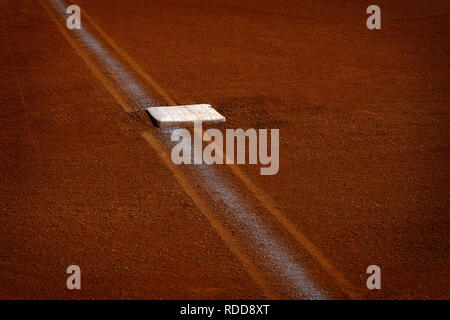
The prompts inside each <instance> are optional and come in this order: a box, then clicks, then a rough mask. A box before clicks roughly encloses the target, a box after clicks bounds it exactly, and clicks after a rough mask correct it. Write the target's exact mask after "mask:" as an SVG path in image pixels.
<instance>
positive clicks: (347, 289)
mask: <svg viewBox="0 0 450 320" xmlns="http://www.w3.org/2000/svg"><path fill="white" fill-rule="evenodd" d="M84 16H86V17H87V19H88V20H89V22H90V23H91V24H92V25H93V26H94V28H95V29H96V30H97V32H98V33H99V34H100V35H102V36H103V37H104V38H105V40H106V41H107V42H108V43H109V45H110V46H111V47H112V48H114V49H115V50H116V51H117V53H118V54H119V55H120V56H122V58H123V59H125V60H126V61H127V62H128V63H129V64H130V66H131V67H133V68H134V69H135V71H136V72H137V73H138V74H139V75H141V76H142V78H144V79H145V80H146V81H147V83H148V84H149V85H150V86H152V87H153V88H154V89H155V91H157V92H158V93H159V94H161V95H162V96H163V97H164V98H165V99H166V100H167V101H168V102H169V103H170V104H171V105H176V102H175V100H174V99H173V98H172V97H171V96H170V95H169V94H168V93H167V92H166V91H165V90H164V89H163V88H162V87H161V86H160V85H159V84H158V83H157V82H156V81H155V80H154V79H153V78H152V77H151V76H150V75H149V74H148V73H147V72H146V71H145V70H144V69H143V68H142V67H141V66H139V64H138V63H137V62H136V61H135V60H134V59H133V58H131V56H130V55H129V54H128V53H126V52H125V51H124V50H123V49H121V48H120V47H119V46H118V45H117V44H116V43H115V42H114V40H112V39H111V38H110V37H109V36H108V35H107V34H106V33H105V32H104V31H103V30H102V29H101V28H100V26H98V25H97V24H96V23H95V22H94V21H93V20H92V19H91V18H90V17H89V16H88V15H87V14H86V13H84ZM219 153H220V152H219ZM221 156H222V157H223V156H224V155H223V153H222V155H221ZM225 157H226V156H225ZM230 167H231V170H232V172H233V173H234V174H235V175H236V176H237V177H238V178H239V179H241V180H242V182H243V183H244V184H245V186H246V187H247V188H248V189H249V190H250V191H251V192H252V193H253V194H254V196H255V197H256V198H257V199H258V200H259V201H260V202H261V203H262V204H263V206H264V207H265V208H266V209H267V211H268V212H269V213H270V214H271V215H272V216H273V217H275V219H276V220H277V221H278V222H279V223H280V224H281V225H282V226H284V227H285V228H286V230H287V231H288V232H289V233H290V234H291V235H292V236H293V237H294V239H295V240H296V241H297V242H298V243H299V244H300V245H301V246H302V247H303V248H304V249H305V250H306V251H307V252H309V254H310V255H311V256H312V257H314V258H315V259H316V261H317V262H318V263H319V264H320V265H321V266H322V267H323V268H324V270H325V271H326V272H327V273H328V274H329V275H330V276H331V277H332V278H334V279H335V280H336V282H337V284H338V285H339V287H340V289H341V290H342V291H343V292H344V293H345V294H347V295H348V296H349V297H350V298H352V299H361V296H360V294H359V293H358V291H357V290H356V289H355V288H354V287H353V285H352V284H351V283H350V282H349V281H348V280H347V279H346V278H345V276H344V275H343V274H342V273H340V272H339V271H338V270H337V269H336V268H335V267H334V266H333V264H332V263H331V262H330V261H329V260H328V259H327V258H326V257H325V256H324V255H323V254H322V253H321V252H320V250H319V249H318V248H317V247H316V246H315V245H314V244H313V243H312V242H311V241H310V240H309V239H308V238H307V237H306V236H305V235H304V234H303V233H302V232H301V231H300V230H298V229H297V228H296V227H295V225H294V224H293V223H292V222H291V221H290V220H289V219H288V218H287V217H286V216H285V215H284V214H283V213H282V212H281V211H280V210H279V209H277V208H276V205H275V202H274V201H273V200H272V199H271V197H270V196H268V195H267V194H266V193H265V192H264V191H263V190H262V189H261V188H259V187H258V186H257V185H256V184H254V183H253V182H252V181H251V179H250V178H249V177H248V176H247V175H246V174H245V173H244V172H243V171H242V170H241V169H239V168H238V167H237V166H236V165H231V166H230Z"/></svg>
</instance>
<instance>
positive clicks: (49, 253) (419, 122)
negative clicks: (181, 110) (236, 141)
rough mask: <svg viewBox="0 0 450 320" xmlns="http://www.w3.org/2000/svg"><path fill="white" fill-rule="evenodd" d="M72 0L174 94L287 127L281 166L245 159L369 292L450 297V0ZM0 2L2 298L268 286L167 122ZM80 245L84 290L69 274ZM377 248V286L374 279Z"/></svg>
mask: <svg viewBox="0 0 450 320" xmlns="http://www.w3.org/2000/svg"><path fill="white" fill-rule="evenodd" d="M73 3H77V4H79V5H80V7H81V8H82V10H85V11H86V12H87V13H88V14H89V16H90V17H91V18H92V19H93V20H94V21H95V22H96V23H97V24H98V25H99V26H100V27H101V28H102V29H103V30H104V31H105V32H106V33H108V35H109V36H110V37H111V38H112V39H114V41H115V42H116V43H117V44H118V45H119V46H120V47H121V48H123V50H125V51H126V52H128V53H129V54H130V55H131V56H132V57H133V59H135V60H136V62H137V63H138V64H139V65H140V66H141V67H142V68H143V69H144V70H145V71H146V72H148V73H149V74H151V75H152V77H153V78H154V79H155V80H157V81H158V83H159V84H160V85H161V87H163V88H164V89H165V90H166V91H167V92H168V93H169V94H170V95H171V96H172V97H173V98H174V99H175V101H176V102H177V103H180V104H186V103H195V102H199V103H211V104H212V105H213V106H214V107H216V109H217V110H218V111H219V112H221V113H222V114H223V115H225V116H226V117H227V123H226V124H225V125H224V126H222V128H225V127H227V128H239V127H241V128H244V129H246V128H279V129H280V171H279V173H278V174H277V175H275V176H271V177H268V176H260V175H259V167H255V166H242V169H243V171H244V172H245V174H246V175H247V176H248V177H249V178H250V179H251V180H252V181H253V182H254V183H255V184H256V185H257V186H259V187H260V188H261V189H263V190H264V192H265V193H266V194H267V195H269V196H270V197H271V198H273V200H274V203H275V204H276V207H277V208H278V210H280V211H281V212H282V213H283V214H284V215H285V216H286V217H288V218H289V220H290V221H292V223H293V224H294V225H295V226H296V228H298V230H301V231H302V232H303V233H304V234H305V235H306V236H307V237H308V238H309V239H310V240H311V242H312V243H313V244H314V245H315V246H316V247H317V248H318V249H319V250H320V252H321V253H322V254H323V255H324V256H325V257H326V258H327V259H328V260H329V261H331V262H332V263H333V264H334V266H335V267H336V269H337V270H339V272H340V273H341V274H343V275H344V276H345V278H347V279H348V281H349V282H350V283H351V284H352V285H353V287H354V288H356V290H357V291H359V292H361V296H362V297H363V298H371V299H374V298H385V299H397V298H406V299H423V298H425V299H428V298H446V299H448V298H449V295H448V289H447V288H448V286H449V285H450V283H449V280H448V265H449V245H450V243H449V239H450V235H449V230H450V220H449V214H448V211H449V197H448V194H449V182H450V181H449V172H450V170H449V168H450V166H449V160H448V159H449V157H448V155H449V138H450V137H449V135H450V132H449V125H448V123H449V120H450V119H449V118H450V116H449V115H450V114H449V95H448V94H449V92H450V90H449V89H450V88H449V83H450V81H449V80H450V79H449V76H448V71H449V61H450V59H449V45H448V38H449V34H448V30H449V22H448V16H449V14H450V9H449V5H448V3H447V1H433V2H428V3H425V2H423V1H395V2H393V1H379V2H378V3H377V4H378V5H379V6H380V7H381V8H382V30H378V31H369V30H368V29H367V28H366V26H365V19H366V17H367V15H366V14H365V9H366V7H367V5H368V4H367V3H364V2H362V1H333V2H332V3H329V2H328V1H302V2H301V3H299V2H298V1H268V0H260V1H246V0H244V1H239V2H228V1H219V0H215V1H211V2H205V1H200V0H198V1H197V0H180V1H174V2H160V1H155V2H153V1H151V2H150V1H144V0H134V1H127V2H126V4H125V3H124V1H95V2H94V1H85V0H83V1H74V2H73ZM0 9H1V10H0V27H1V29H0V31H1V32H0V61H1V64H0V82H1V84H0V142H1V146H2V147H1V148H0V298H2V299H5V298H13V299H16V298H63V299H71V298H94V299H98V298H100V299H103V298H147V299H166V298H175V299H178V298H218V299H220V298H254V299H258V298H265V297H266V295H265V294H264V292H263V291H262V290H261V289H260V288H259V287H258V285H257V284H256V283H255V281H254V279H253V278H252V276H251V274H250V273H251V272H248V270H246V269H245V268H244V267H243V266H242V263H241V261H240V260H239V259H238V257H237V256H236V255H235V254H233V252H232V250H230V249H229V247H228V246H226V245H225V244H224V241H223V239H222V238H221V237H220V236H219V235H218V234H217V232H216V230H215V229H214V228H213V227H211V224H210V223H209V222H208V220H207V219H206V217H205V216H204V215H203V214H202V212H200V211H201V210H199V208H198V206H197V205H196V204H195V203H194V202H193V201H192V199H191V198H190V197H189V195H188V194H187V193H186V190H185V189H184V188H183V186H182V185H180V183H179V181H177V179H176V178H175V177H174V175H173V174H172V172H171V171H170V170H169V168H168V167H167V166H166V165H165V164H164V163H163V161H161V158H160V157H159V156H158V154H156V152H155V151H154V150H153V149H152V148H150V147H149V145H148V144H147V142H146V140H145V139H144V138H143V137H142V135H141V133H142V131H144V130H152V131H153V132H154V133H155V135H156V136H158V137H160V136H163V135H164V132H161V131H160V130H159V129H155V128H153V127H152V125H151V123H150V122H149V121H148V118H147V117H146V115H145V114H143V113H142V112H132V113H126V112H124V111H123V109H122V108H121V107H120V105H119V104H118V103H117V101H116V100H114V98H113V97H112V96H111V94H110V93H109V92H108V91H107V90H106V89H105V87H104V86H103V85H102V83H101V82H100V81H98V79H97V78H96V77H95V76H94V75H93V74H92V72H91V70H90V69H89V68H88V67H87V66H86V64H85V63H84V62H83V60H82V59H80V57H79V55H77V53H76V52H75V50H74V49H73V48H72V47H71V46H70V45H69V43H68V42H67V40H66V39H65V38H64V37H63V36H62V35H61V33H60V32H59V31H58V29H57V27H56V26H55V24H54V22H53V21H52V20H51V19H50V18H49V16H48V15H47V13H46V12H45V11H44V10H43V8H42V7H41V6H40V5H39V3H38V2H36V3H35V2H32V3H30V2H29V1H24V0H20V1H8V0H4V1H1V2H0ZM84 21H85V20H83V23H84ZM88 25H89V24H88V23H86V26H88ZM148 94H149V95H150V96H152V97H154V98H155V99H156V100H157V101H159V102H161V100H160V99H161V98H160V97H158V94H157V93H155V92H152V91H151V88H148ZM158 99H159V100H158ZM191 169H192V168H183V170H185V171H184V172H185V173H186V175H187V176H188V177H189V179H191V180H190V182H191V183H192V185H193V186H194V187H195V188H196V189H197V190H199V193H200V194H202V195H204V196H205V199H209V200H210V201H213V198H214V196H213V195H211V194H208V190H204V189H205V184H203V186H202V179H199V178H198V176H196V173H195V172H192V171H193V170H191ZM216 169H217V170H218V171H219V172H220V176H221V177H223V179H224V180H225V181H228V182H229V183H230V184H231V185H233V187H234V190H235V191H236V192H237V193H238V194H239V195H240V196H241V197H242V199H245V201H246V202H247V203H248V204H249V206H250V207H252V208H254V211H255V212H256V213H257V214H258V216H260V217H261V219H262V221H264V223H265V224H266V225H267V226H269V228H270V229H271V230H273V232H274V234H276V236H277V238H278V239H281V240H280V241H282V242H283V243H284V244H285V245H286V246H287V247H288V248H289V250H290V252H291V253H292V254H293V255H294V256H295V257H297V259H299V261H301V262H302V265H303V266H304V267H305V269H306V271H307V273H308V274H309V275H310V277H311V279H312V280H313V281H314V282H315V283H317V284H318V286H319V287H321V288H323V290H324V291H326V292H327V293H329V295H330V297H332V298H340V297H345V295H343V294H342V292H340V289H339V288H338V286H337V285H336V283H335V282H334V279H333V277H330V275H329V274H327V273H326V272H324V270H323V268H321V266H320V264H318V263H317V261H315V259H314V257H311V256H310V255H309V254H308V252H305V251H304V248H301V246H299V245H298V243H296V242H295V241H294V240H293V239H292V237H291V235H289V233H288V232H286V230H284V229H283V227H282V226H280V225H279V224H277V223H276V221H274V219H273V217H271V216H270V214H268V213H267V212H266V211H267V210H265V208H264V206H262V205H261V204H260V203H259V202H258V201H257V200H255V198H254V195H252V193H251V191H250V190H248V188H246V186H245V185H243V184H242V183H241V182H240V181H239V180H238V179H237V178H236V177H235V176H234V175H233V174H232V173H231V172H230V171H229V170H228V168H225V167H219V168H216ZM202 188H203V189H202ZM213 208H214V213H215V214H217V216H219V217H222V218H223V223H224V224H225V225H227V226H230V228H231V229H233V226H231V222H229V221H227V219H226V218H224V217H225V216H226V214H227V211H226V209H225V208H222V207H221V206H220V205H217V206H213ZM234 228H236V227H234ZM236 234H237V235H238V237H240V238H239V239H242V243H243V244H242V245H243V246H244V248H247V247H245V244H244V243H245V241H244V240H245V239H244V238H245V235H244V234H242V235H241V234H239V232H237V233H236ZM247 249H248V252H252V248H251V247H249V248H247ZM250 256H251V257H252V255H251V253H250ZM70 264H77V265H79V266H80V267H81V269H82V286H83V289H82V290H80V291H69V290H67V289H66V287H65V280H66V277H67V275H66V274H65V269H66V267H67V266H68V265H70ZM372 264H376V265H379V266H380V267H381V270H382V289H381V290H378V291H371V292H369V291H368V290H367V289H366V287H365V280H366V277H367V275H366V273H365V270H366V268H367V266H369V265H372ZM269 279H270V277H269ZM273 282H275V280H273ZM273 285H275V284H273ZM279 290H281V289H279ZM281 297H287V298H289V297H290V293H289V292H287V293H286V295H285V296H284V295H281Z"/></svg>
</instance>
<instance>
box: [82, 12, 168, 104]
mask: <svg viewBox="0 0 450 320" xmlns="http://www.w3.org/2000/svg"><path fill="white" fill-rule="evenodd" d="M83 17H85V18H86V19H87V20H88V21H89V23H90V24H91V25H92V26H93V27H94V28H95V30H96V31H97V32H98V33H99V34H100V35H101V36H102V37H103V38H104V39H105V40H106V42H107V43H108V44H109V45H110V46H111V47H112V48H113V49H114V50H116V52H117V53H118V54H119V55H120V56H121V57H122V58H123V59H124V60H125V61H126V62H127V63H128V64H129V65H130V66H131V67H133V69H134V70H135V71H136V72H137V73H138V74H139V75H140V76H141V77H142V78H144V79H145V80H146V81H147V83H148V84H150V86H151V87H152V88H153V89H154V90H155V91H156V92H157V93H159V94H160V95H161V96H162V97H163V98H164V99H165V100H166V102H167V103H168V104H169V105H172V106H176V105H177V103H176V102H175V100H174V99H173V98H172V97H171V96H170V95H169V94H168V93H167V92H166V91H165V90H164V89H163V88H162V87H161V86H160V85H159V84H158V82H156V81H155V80H154V79H153V78H152V77H151V76H150V75H149V74H148V73H147V72H146V71H145V70H144V69H143V68H142V67H141V66H140V65H139V64H138V63H137V62H136V61H135V60H134V59H133V58H132V57H131V56H130V55H129V54H128V53H126V52H125V51H124V50H123V49H122V48H120V47H119V46H118V45H117V44H116V42H115V41H114V40H113V39H112V38H111V37H110V36H108V35H107V34H106V33H105V32H104V31H103V30H102V29H101V28H100V27H99V26H98V24H97V23H96V22H94V20H92V19H91V17H90V16H89V15H88V14H87V13H86V12H85V11H83Z"/></svg>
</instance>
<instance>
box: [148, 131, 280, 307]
mask: <svg viewBox="0 0 450 320" xmlns="http://www.w3.org/2000/svg"><path fill="white" fill-rule="evenodd" d="M141 135H142V137H144V139H145V140H146V141H147V142H148V144H149V145H150V147H152V149H153V150H154V151H155V152H156V153H157V154H158V155H159V157H160V158H161V160H162V161H163V162H164V163H165V165H166V166H167V167H168V168H169V170H170V171H171V172H172V174H173V175H174V176H175V178H176V179H177V180H178V183H179V184H180V185H181V186H182V187H183V189H184V191H185V192H186V193H187V194H188V195H189V197H191V199H192V200H193V201H194V203H195V204H196V205H197V207H198V208H199V209H200V211H201V212H202V213H203V215H204V216H205V217H206V219H207V220H208V221H209V223H210V224H211V226H212V227H213V228H214V229H215V230H216V232H217V233H218V235H219V236H220V237H221V238H222V240H223V241H224V242H225V244H226V245H227V246H228V248H229V249H230V250H231V251H232V252H233V253H234V255H235V256H236V257H237V258H238V259H239V260H240V261H241V263H242V264H243V265H244V266H246V267H247V269H248V272H249V274H250V277H251V278H252V279H253V280H254V281H255V282H256V283H257V284H258V285H259V287H260V288H261V289H262V290H263V292H264V294H265V295H266V296H267V297H269V298H270V299H277V295H276V294H275V293H274V292H273V291H272V290H271V289H270V286H269V285H268V284H267V283H266V281H265V280H264V279H263V277H262V276H261V275H260V274H259V272H258V270H257V268H256V266H255V265H254V264H253V262H252V261H251V259H250V257H249V256H247V254H245V252H244V250H243V249H242V248H241V246H240V245H239V244H238V241H236V240H235V239H234V237H233V236H232V235H231V233H230V232H229V231H227V230H226V229H225V228H224V227H223V226H222V223H221V222H220V221H219V220H218V219H217V218H216V217H215V215H214V213H213V212H212V211H211V209H210V207H209V206H208V204H207V203H206V202H205V201H204V200H203V199H202V198H201V197H200V196H199V195H198V193H197V192H196V191H195V189H194V188H193V187H192V186H191V185H190V183H189V181H188V180H187V179H186V177H185V175H184V174H183V173H182V172H181V170H180V169H179V168H178V167H177V166H176V165H175V164H173V162H172V159H171V158H170V157H169V155H168V154H167V152H166V151H165V150H164V149H163V148H162V147H161V146H160V144H159V143H158V141H157V140H156V139H155V137H154V135H153V133H152V132H151V131H143V132H142V133H141Z"/></svg>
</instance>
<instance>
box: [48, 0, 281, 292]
mask: <svg viewBox="0 0 450 320" xmlns="http://www.w3.org/2000/svg"><path fill="white" fill-rule="evenodd" d="M39 2H40V4H41V6H42V7H43V8H44V9H45V11H46V12H47V14H48V15H49V16H50V17H51V18H52V20H53V21H54V22H55V24H56V25H57V26H58V29H59V30H60V32H61V33H62V34H63V35H64V37H65V38H66V39H67V41H68V42H69V43H70V44H71V45H72V47H73V48H74V49H75V50H76V51H77V53H78V55H79V56H80V57H81V58H82V60H83V61H84V62H85V63H86V64H87V65H88V66H89V68H90V69H91V70H92V71H93V72H94V74H95V75H96V77H97V78H98V80H100V82H101V83H102V84H103V85H104V86H105V87H106V88H107V89H108V91H109V92H110V93H111V95H112V96H113V97H114V98H115V99H116V101H117V102H118V103H119V104H120V105H121V106H122V108H123V109H124V110H125V111H127V112H130V111H131V110H132V108H131V107H130V106H129V105H128V104H127V103H126V102H125V101H124V100H122V99H121V97H120V95H119V94H118V93H117V92H116V91H115V89H114V88H113V87H112V85H111V83H110V81H109V80H108V79H106V78H105V77H104V75H103V74H102V72H101V71H100V69H99V68H98V67H97V66H96V65H95V63H94V62H93V61H92V60H91V59H90V58H89V57H88V56H87V54H86V53H85V52H84V51H83V49H82V48H81V47H80V46H79V45H78V44H77V43H76V42H75V40H73V39H72V38H71V37H70V35H69V34H68V33H67V31H66V30H65V29H64V27H63V26H61V24H60V23H59V22H58V20H57V18H56V17H55V16H54V15H53V13H52V12H51V10H50V9H49V8H48V6H47V5H46V4H45V3H44V2H43V0H39ZM130 59H131V58H130ZM142 72H145V71H143V70H142ZM148 78H149V79H151V78H150V77H148ZM108 86H110V87H108ZM160 90H162V89H160ZM167 97H169V99H167V102H169V103H171V104H176V102H175V101H174V100H173V99H172V98H170V96H167ZM128 110H130V111H128ZM141 135H142V137H143V138H144V139H145V140H146V141H147V142H148V144H149V145H150V147H151V148H152V149H153V150H154V151H155V152H156V153H157V154H158V155H159V157H160V158H161V159H162V160H163V162H164V163H165V164H166V165H167V167H168V168H169V170H170V171H171V172H172V174H173V175H174V176H175V178H176V179H177V181H178V183H179V184H180V185H181V186H182V187H183V189H184V190H185V192H186V193H187V194H188V195H189V197H190V198H191V199H192V200H193V201H194V203H195V204H196V205H197V207H198V208H199V209H200V212H201V213H202V214H203V215H204V216H205V217H206V219H207V220H208V221H209V223H210V224H211V226H212V227H213V229H214V230H215V231H216V233H217V234H218V235H219V237H220V238H221V239H222V240H223V241H224V243H225V245H226V246H227V247H228V248H229V249H230V250H231V252H232V253H233V254H234V255H235V256H236V258H237V259H238V260H239V261H240V262H241V264H242V265H243V266H244V268H246V269H247V272H248V273H249V275H250V277H251V278H252V280H253V281H255V283H256V284H257V285H258V286H259V287H260V288H261V290H262V291H263V293H264V295H265V296H266V297H267V298H269V299H278V298H279V297H278V296H277V294H275V292H274V291H273V290H272V289H271V287H270V285H269V284H268V283H267V282H266V280H264V278H263V277H262V276H261V274H260V272H259V271H258V270H257V268H256V266H255V265H254V263H253V262H252V261H251V259H250V257H249V256H248V255H247V254H246V253H245V251H244V249H243V248H242V247H241V246H240V245H239V243H238V241H237V240H236V239H234V237H233V235H232V234H231V233H230V232H228V231H227V230H226V229H225V227H224V226H223V225H222V224H221V222H220V221H219V220H218V219H217V218H215V216H214V214H213V212H212V211H211V209H210V208H209V206H208V205H207V203H206V202H205V201H204V200H203V199H202V198H201V197H200V196H199V195H198V193H197V192H196V191H195V189H194V188H193V187H191V186H190V185H189V182H188V180H187V179H186V177H185V175H184V174H183V173H182V172H181V170H180V169H179V168H177V167H176V166H175V165H174V164H173V163H172V160H171V159H170V157H169V155H168V154H167V153H166V152H165V151H164V149H163V148H162V147H161V146H160V145H159V143H158V141H157V140H156V139H155V137H154V135H153V133H152V132H151V131H144V132H142V133H141Z"/></svg>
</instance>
